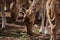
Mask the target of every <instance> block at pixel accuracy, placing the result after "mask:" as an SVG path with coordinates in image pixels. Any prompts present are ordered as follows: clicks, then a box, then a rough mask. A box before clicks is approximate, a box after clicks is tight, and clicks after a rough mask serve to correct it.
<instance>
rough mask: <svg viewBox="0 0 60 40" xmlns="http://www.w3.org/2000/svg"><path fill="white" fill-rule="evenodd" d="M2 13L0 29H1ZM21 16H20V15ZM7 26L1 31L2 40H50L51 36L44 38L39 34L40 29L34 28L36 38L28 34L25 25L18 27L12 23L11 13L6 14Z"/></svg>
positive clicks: (59, 34)
mask: <svg viewBox="0 0 60 40" xmlns="http://www.w3.org/2000/svg"><path fill="white" fill-rule="evenodd" d="M1 16H2V15H1V13H0V27H1ZM19 16H20V15H19ZM6 17H8V18H7V26H6V28H5V29H3V30H0V40H49V37H50V36H47V35H46V36H43V35H44V34H40V33H39V27H35V26H34V27H33V29H32V30H33V32H34V33H35V34H36V35H34V36H29V35H27V34H26V32H27V30H26V27H25V26H23V25H17V24H16V23H13V22H12V21H11V18H10V17H11V16H10V13H6ZM57 40H60V31H59V32H57Z"/></svg>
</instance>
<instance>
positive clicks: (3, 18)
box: [1, 10, 6, 29]
mask: <svg viewBox="0 0 60 40" xmlns="http://www.w3.org/2000/svg"><path fill="white" fill-rule="evenodd" d="M5 25H6V18H5V12H4V11H3V10H2V27H1V29H2V28H5Z"/></svg>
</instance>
